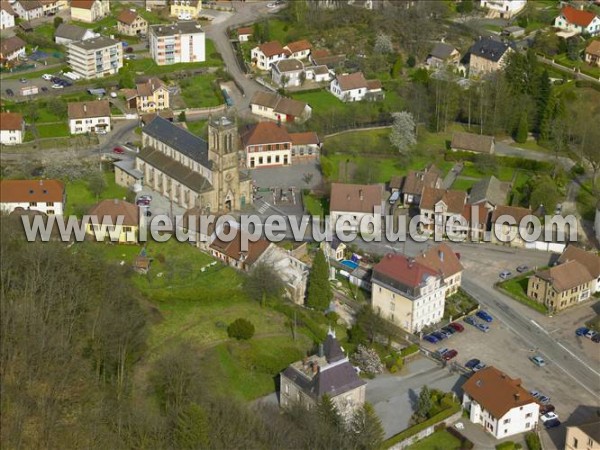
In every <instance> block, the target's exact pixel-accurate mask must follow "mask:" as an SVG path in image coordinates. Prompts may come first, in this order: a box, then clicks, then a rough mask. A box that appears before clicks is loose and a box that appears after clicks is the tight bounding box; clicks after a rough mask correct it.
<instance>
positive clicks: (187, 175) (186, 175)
mask: <svg viewBox="0 0 600 450" xmlns="http://www.w3.org/2000/svg"><path fill="white" fill-rule="evenodd" d="M137 157H138V158H140V159H141V160H142V161H144V162H146V163H148V164H150V165H151V166H152V167H156V168H157V169H158V170H160V171H161V172H163V173H165V174H166V175H168V176H169V177H171V178H173V179H175V180H177V181H178V182H180V183H181V184H183V185H185V186H187V187H189V188H190V189H192V190H193V191H195V192H204V191H209V190H211V189H212V186H211V184H210V183H209V181H208V180H207V179H206V178H204V177H203V176H202V175H200V174H199V173H198V172H195V171H193V170H192V169H190V168H189V167H186V166H184V165H183V164H181V163H180V162H178V161H175V160H174V159H173V158H170V157H168V156H167V155H165V154H164V153H162V152H160V151H159V150H156V149H155V148H152V147H144V148H143V149H142V150H141V151H140V152H139V153H138V155H137Z"/></svg>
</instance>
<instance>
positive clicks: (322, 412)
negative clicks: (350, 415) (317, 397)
mask: <svg viewBox="0 0 600 450" xmlns="http://www.w3.org/2000/svg"><path fill="white" fill-rule="evenodd" d="M317 414H318V415H319V417H320V418H321V421H322V423H323V424H324V425H326V426H328V427H331V428H332V429H335V430H341V429H342V428H343V427H344V419H343V418H342V416H341V415H340V413H339V411H338V410H337V407H336V406H335V404H334V403H333V401H332V400H331V397H329V395H327V394H325V395H323V397H321V401H320V402H319V404H318V405H317Z"/></svg>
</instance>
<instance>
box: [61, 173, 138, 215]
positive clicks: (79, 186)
mask: <svg viewBox="0 0 600 450" xmlns="http://www.w3.org/2000/svg"><path fill="white" fill-rule="evenodd" d="M104 177H105V179H106V189H105V190H104V192H102V194H101V195H100V197H99V198H98V200H104V199H108V198H119V199H122V198H124V197H125V196H126V195H127V189H126V188H124V187H122V186H118V185H117V184H116V183H115V175H114V173H112V172H105V173H104ZM96 202H97V200H96V197H95V196H94V195H93V194H92V192H90V190H89V188H88V185H87V182H86V181H85V180H77V181H72V182H68V183H67V205H66V208H65V215H71V214H81V212H83V211H87V210H88V209H89V208H90V207H92V206H93V205H94V204H95V203H96Z"/></svg>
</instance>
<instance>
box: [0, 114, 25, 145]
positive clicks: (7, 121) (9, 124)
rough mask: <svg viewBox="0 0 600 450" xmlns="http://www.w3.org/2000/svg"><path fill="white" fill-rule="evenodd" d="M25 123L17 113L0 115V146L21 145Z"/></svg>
mask: <svg viewBox="0 0 600 450" xmlns="http://www.w3.org/2000/svg"><path fill="white" fill-rule="evenodd" d="M24 134H25V122H24V121H23V115H22V114H19V113H11V112H3V113H0V144H4V145H16V144H22V143H23V135H24Z"/></svg>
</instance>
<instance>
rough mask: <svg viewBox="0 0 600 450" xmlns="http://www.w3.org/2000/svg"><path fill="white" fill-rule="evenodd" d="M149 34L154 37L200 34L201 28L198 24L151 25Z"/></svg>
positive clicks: (189, 22)
mask: <svg viewBox="0 0 600 450" xmlns="http://www.w3.org/2000/svg"><path fill="white" fill-rule="evenodd" d="M150 32H151V33H152V34H154V35H155V36H173V35H175V34H195V33H202V32H203V31H202V27H201V26H200V24H199V23H198V22H194V21H182V22H177V23H172V24H168V25H164V24H159V25H151V26H150Z"/></svg>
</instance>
